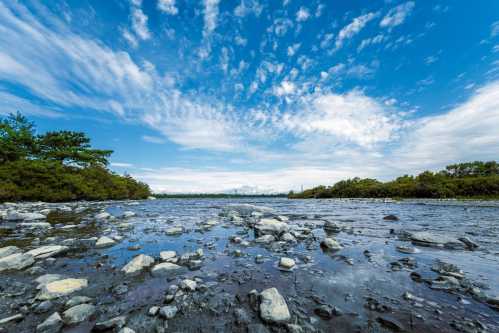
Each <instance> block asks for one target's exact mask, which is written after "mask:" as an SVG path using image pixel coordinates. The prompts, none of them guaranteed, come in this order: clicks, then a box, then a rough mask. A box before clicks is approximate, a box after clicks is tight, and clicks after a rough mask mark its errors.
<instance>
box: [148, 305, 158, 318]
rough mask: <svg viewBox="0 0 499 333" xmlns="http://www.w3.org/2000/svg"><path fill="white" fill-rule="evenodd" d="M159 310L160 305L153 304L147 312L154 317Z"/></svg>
mask: <svg viewBox="0 0 499 333" xmlns="http://www.w3.org/2000/svg"><path fill="white" fill-rule="evenodd" d="M158 312H159V306H151V307H150V308H149V311H148V312H147V314H148V315H149V316H152V317H154V316H156V315H157V314H158Z"/></svg>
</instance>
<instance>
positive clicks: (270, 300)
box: [260, 288, 291, 323]
mask: <svg viewBox="0 0 499 333" xmlns="http://www.w3.org/2000/svg"><path fill="white" fill-rule="evenodd" d="M260 299H261V303H260V317H261V318H262V319H263V320H264V321H266V322H270V323H284V322H287V321H289V320H290V319H291V315H290V313H289V310H288V306H287V304H286V301H285V300H284V298H283V297H282V296H281V294H279V291H277V289H276V288H269V289H266V290H264V291H262V293H261V294H260Z"/></svg>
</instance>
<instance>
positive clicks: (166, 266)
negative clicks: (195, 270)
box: [151, 262, 183, 277]
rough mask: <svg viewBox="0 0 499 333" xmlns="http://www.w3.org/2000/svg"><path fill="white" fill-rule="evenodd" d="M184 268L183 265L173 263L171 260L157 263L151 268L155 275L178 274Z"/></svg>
mask: <svg viewBox="0 0 499 333" xmlns="http://www.w3.org/2000/svg"><path fill="white" fill-rule="evenodd" d="M182 270H183V267H182V266H179V265H176V264H172V263H170V262H164V263H161V264H157V265H156V266H154V267H153V269H152V270H151V274H152V276H154V277H162V276H170V275H172V274H177V273H179V272H181V271H182Z"/></svg>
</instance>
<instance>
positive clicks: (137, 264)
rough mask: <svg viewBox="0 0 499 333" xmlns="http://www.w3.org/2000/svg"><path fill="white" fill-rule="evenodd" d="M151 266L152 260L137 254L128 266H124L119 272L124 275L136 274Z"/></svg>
mask: <svg viewBox="0 0 499 333" xmlns="http://www.w3.org/2000/svg"><path fill="white" fill-rule="evenodd" d="M152 264H154V258H152V257H150V256H147V255H144V254H139V255H138V256H136V257H135V258H133V259H132V260H131V261H130V262H129V263H128V264H126V265H125V266H124V267H123V268H122V269H121V271H122V272H124V273H125V274H138V273H140V272H141V271H142V270H144V269H146V268H148V267H150V266H151V265H152Z"/></svg>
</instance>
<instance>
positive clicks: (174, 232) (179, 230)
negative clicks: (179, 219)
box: [165, 227, 184, 236]
mask: <svg viewBox="0 0 499 333" xmlns="http://www.w3.org/2000/svg"><path fill="white" fill-rule="evenodd" d="M183 232H184V228H182V227H172V228H168V229H166V230H165V233H166V234H167V235H168V236H175V235H180V234H182V233H183Z"/></svg>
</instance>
